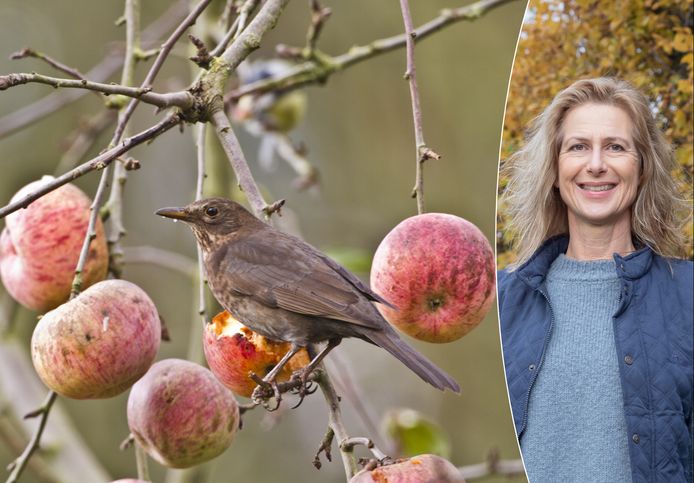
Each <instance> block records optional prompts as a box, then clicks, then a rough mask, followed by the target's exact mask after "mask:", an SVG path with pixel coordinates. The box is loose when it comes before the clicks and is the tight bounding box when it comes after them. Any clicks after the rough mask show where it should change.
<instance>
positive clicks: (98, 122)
mask: <svg viewBox="0 0 694 483" xmlns="http://www.w3.org/2000/svg"><path fill="white" fill-rule="evenodd" d="M116 117H117V115H116V112H115V111H113V110H112V109H105V110H102V111H100V112H99V113H98V114H97V115H95V116H94V117H93V118H91V119H89V120H87V121H83V122H80V126H79V128H77V129H76V130H75V132H74V133H72V134H69V135H68V136H67V139H71V141H70V143H69V146H68V147H67V149H65V152H64V153H63V155H62V156H61V158H60V161H59V162H58V166H57V167H56V168H55V174H56V176H57V175H59V174H60V173H64V172H65V171H67V170H69V169H72V168H73V167H74V166H75V165H76V164H77V163H79V162H80V160H81V159H82V158H83V157H84V155H85V154H87V151H89V149H90V148H91V147H92V146H93V145H94V143H95V142H96V140H97V138H98V137H99V136H100V135H101V134H102V133H103V132H104V131H105V130H106V129H107V128H108V127H109V126H110V125H111V124H113V123H114V122H115V119H116Z"/></svg>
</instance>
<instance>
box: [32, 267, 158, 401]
mask: <svg viewBox="0 0 694 483" xmlns="http://www.w3.org/2000/svg"><path fill="white" fill-rule="evenodd" d="M160 338H161V323H160V321H159V315H158V313H157V309H156V307H155V306H154V303H153V302H152V300H151V299H150V298H149V296H148V295H147V294H146V293H145V292H144V291H143V290H142V289H141V288H139V287H138V286H137V285H135V284H133V283H130V282H127V281H125V280H105V281H103V282H99V283H97V284H96V285H92V286H91V287H89V288H88V289H87V290H85V291H84V292H82V293H81V294H79V295H78V296H77V297H75V298H74V299H72V300H70V301H68V302H66V303H64V304H63V305H61V306H60V307H58V308H57V309H55V310H52V311H50V312H48V313H46V314H45V315H44V316H43V317H41V320H39V322H38V324H37V325H36V328H35V329H34V334H33V336H32V338H31V358H32V361H33V363H34V368H35V369H36V372H37V373H38V375H39V377H40V378H41V380H42V381H43V382H44V384H46V386H48V387H49V388H50V389H52V390H54V391H55V392H57V393H58V394H61V395H63V396H67V397H70V398H73V399H101V398H108V397H112V396H115V395H117V394H120V393H121V392H123V391H125V390H126V389H128V388H129V387H130V386H132V385H133V383H134V382H135V381H137V380H138V379H139V378H140V377H141V376H142V375H143V374H144V373H145V372H147V369H149V367H150V365H152V362H154V358H155V356H156V354H157V350H158V349H159V342H160Z"/></svg>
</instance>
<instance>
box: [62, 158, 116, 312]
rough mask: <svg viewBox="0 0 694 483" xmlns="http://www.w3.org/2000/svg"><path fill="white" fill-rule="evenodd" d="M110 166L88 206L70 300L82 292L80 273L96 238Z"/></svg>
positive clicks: (104, 172) (103, 174)
mask: <svg viewBox="0 0 694 483" xmlns="http://www.w3.org/2000/svg"><path fill="white" fill-rule="evenodd" d="M111 166H113V165H112V164H109V165H108V166H107V167H106V169H104V171H103V172H102V173H101V179H100V180H99V186H98V187H97V189H96V194H95V195H94V200H93V201H92V204H91V205H90V206H89V224H88V225H87V233H86V234H85V236H84V242H83V243H82V250H81V251H80V257H79V259H78V260H77V266H76V267H75V277H74V278H73V280H72V288H71V290H70V298H71V299H72V298H74V297H76V296H77V295H78V294H79V293H80V291H81V290H82V282H83V280H82V272H83V271H84V266H85V265H86V264H87V257H88V256H89V246H90V245H91V243H92V240H94V239H95V238H96V224H97V221H98V220H99V210H100V209H101V205H102V204H103V201H104V194H105V193H106V188H107V187H108V180H109V177H110V176H111Z"/></svg>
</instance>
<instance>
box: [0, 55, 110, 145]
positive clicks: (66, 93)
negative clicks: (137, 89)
mask: <svg viewBox="0 0 694 483" xmlns="http://www.w3.org/2000/svg"><path fill="white" fill-rule="evenodd" d="M120 65H121V59H120V58H119V57H117V56H116V55H107V56H106V58H105V59H104V60H102V61H101V62H100V63H99V64H97V65H96V66H94V68H93V69H92V70H90V71H89V72H87V74H86V76H87V77H88V78H90V79H94V80H103V79H107V78H108V77H109V76H111V75H112V74H113V73H114V72H115V70H116V69H117V68H118V67H119V66H120ZM87 92H88V91H86V90H84V89H76V90H59V91H56V92H54V93H52V94H50V95H48V96H46V97H43V98H42V99H39V100H38V101H36V102H32V103H31V104H28V105H26V106H24V107H22V108H21V109H18V110H16V111H14V112H12V113H10V114H8V115H6V116H4V117H1V118H0V139H2V138H4V137H5V136H9V135H10V134H12V133H14V132H16V131H19V130H20V129H23V128H25V127H27V126H28V125H30V124H32V123H34V122H36V121H39V120H41V119H43V118H45V117H46V116H48V115H49V114H52V113H54V112H56V111H58V110H59V109H61V108H62V107H64V106H66V105H68V104H71V103H72V102H74V101H76V100H77V99H79V98H81V97H82V96H84V95H86V94H87Z"/></svg>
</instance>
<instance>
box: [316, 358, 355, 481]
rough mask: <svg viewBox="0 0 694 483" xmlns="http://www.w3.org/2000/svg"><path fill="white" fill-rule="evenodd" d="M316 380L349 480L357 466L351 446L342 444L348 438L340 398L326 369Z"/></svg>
mask: <svg viewBox="0 0 694 483" xmlns="http://www.w3.org/2000/svg"><path fill="white" fill-rule="evenodd" d="M317 382H318V385H319V386H320V388H321V391H322V392H323V396H324V397H325V402H326V403H328V424H329V425H330V428H331V429H332V430H333V433H334V434H335V437H336V438H337V445H338V447H339V448H340V455H341V456H342V464H343V466H344V468H345V476H346V477H347V480H349V479H351V478H352V477H353V476H354V475H355V474H356V473H357V471H358V468H357V460H356V458H355V457H354V451H353V448H352V447H348V446H345V447H343V445H342V443H343V442H345V441H348V440H349V436H348V435H347V430H346V429H345V426H344V424H343V422H342V412H341V411H340V398H339V396H338V395H337V393H336V392H335V388H334V387H333V385H332V382H330V377H329V376H328V373H327V371H325V370H323V371H321V374H320V377H319V378H318V379H317Z"/></svg>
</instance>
